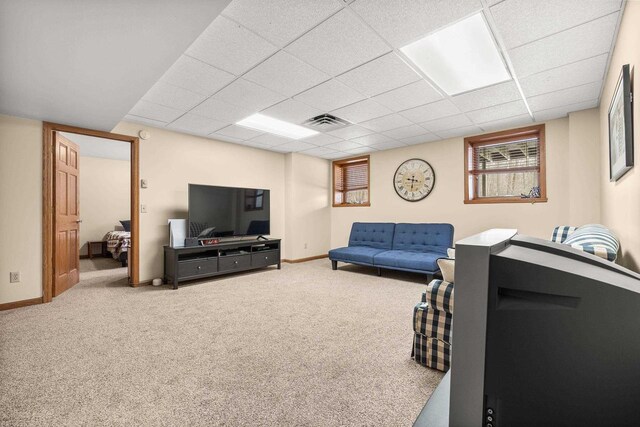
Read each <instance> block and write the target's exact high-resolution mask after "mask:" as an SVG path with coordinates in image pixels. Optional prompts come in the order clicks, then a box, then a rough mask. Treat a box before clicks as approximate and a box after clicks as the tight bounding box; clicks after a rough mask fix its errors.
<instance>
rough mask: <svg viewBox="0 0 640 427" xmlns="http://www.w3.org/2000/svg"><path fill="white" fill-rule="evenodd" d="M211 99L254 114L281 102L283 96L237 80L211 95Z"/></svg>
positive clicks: (242, 80) (245, 81)
mask: <svg viewBox="0 0 640 427" xmlns="http://www.w3.org/2000/svg"><path fill="white" fill-rule="evenodd" d="M213 98H215V99H218V100H220V101H223V102H227V103H229V104H232V105H237V106H238V107H243V108H246V109H248V110H251V111H252V112H255V111H260V110H262V109H264V108H267V107H269V106H271V105H273V104H275V103H277V102H280V101H282V100H283V99H284V96H282V95H280V94H278V93H276V92H274V91H272V90H269V89H267V88H265V87H262V86H260V85H257V84H255V83H251V82H249V81H247V80H244V79H238V80H236V81H234V82H233V83H231V84H230V85H229V86H227V87H225V88H224V89H222V90H221V91H220V92H218V93H216V94H215V95H213Z"/></svg>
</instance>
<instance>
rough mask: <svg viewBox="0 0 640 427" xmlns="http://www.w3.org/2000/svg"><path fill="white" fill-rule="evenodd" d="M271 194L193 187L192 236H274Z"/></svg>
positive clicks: (255, 189)
mask: <svg viewBox="0 0 640 427" xmlns="http://www.w3.org/2000/svg"><path fill="white" fill-rule="evenodd" d="M270 206H271V204H270V200H269V190H264V189H258V188H235V187H217V186H211V185H197V184H189V236H190V237H199V238H225V237H241V236H260V235H268V234H270V231H271V230H270V225H269V224H270Z"/></svg>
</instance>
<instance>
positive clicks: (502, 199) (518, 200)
mask: <svg viewBox="0 0 640 427" xmlns="http://www.w3.org/2000/svg"><path fill="white" fill-rule="evenodd" d="M546 202H547V198H546V197H538V198H536V199H526V198H522V197H492V198H485V199H472V200H465V201H464V204H465V205H486V204H493V203H531V204H534V203H546Z"/></svg>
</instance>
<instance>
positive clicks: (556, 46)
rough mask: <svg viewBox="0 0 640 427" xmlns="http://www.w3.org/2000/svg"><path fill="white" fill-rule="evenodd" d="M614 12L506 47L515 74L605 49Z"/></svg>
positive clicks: (614, 20) (527, 72)
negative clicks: (512, 47) (518, 44)
mask: <svg viewBox="0 0 640 427" xmlns="http://www.w3.org/2000/svg"><path fill="white" fill-rule="evenodd" d="M617 19H618V14H617V13H616V14H612V15H608V16H605V17H603V18H600V19H597V20H595V21H591V22H588V23H586V24H583V25H580V26H578V27H574V28H572V29H570V30H566V31H563V32H561V33H558V34H554V35H552V36H549V37H545V38H543V39H540V40H537V41H535V42H532V43H529V44H526V45H524V46H520V47H518V48H515V49H512V50H510V51H509V56H510V58H511V62H512V63H513V66H514V68H515V70H516V74H517V75H518V77H519V78H523V77H526V76H529V75H531V74H535V73H539V72H540V71H544V70H549V69H551V68H555V67H559V66H561V65H566V64H570V63H572V62H576V61H579V60H581V59H585V58H591V57H593V56H597V55H600V54H602V53H606V52H609V49H610V48H611V42H612V41H613V35H614V33H615V29H616V23H617Z"/></svg>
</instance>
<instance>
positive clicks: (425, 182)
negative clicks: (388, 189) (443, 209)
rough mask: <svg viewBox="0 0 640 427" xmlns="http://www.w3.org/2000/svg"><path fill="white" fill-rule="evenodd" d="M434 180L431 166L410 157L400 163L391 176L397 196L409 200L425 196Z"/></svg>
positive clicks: (434, 176)
mask: <svg viewBox="0 0 640 427" xmlns="http://www.w3.org/2000/svg"><path fill="white" fill-rule="evenodd" d="M435 182H436V174H435V173H434V172H433V168H432V167H431V165H430V164H429V163H427V162H425V161H424V160H421V159H410V160H407V161H406V162H404V163H402V164H401V165H400V166H399V167H398V170H396V174H395V176H394V177H393V186H394V188H395V189H396V193H398V196H400V197H402V198H403V199H405V200H408V201H410V202H417V201H418V200H422V199H424V198H425V197H427V196H428V195H429V193H431V190H433V185H434V184H435Z"/></svg>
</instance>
